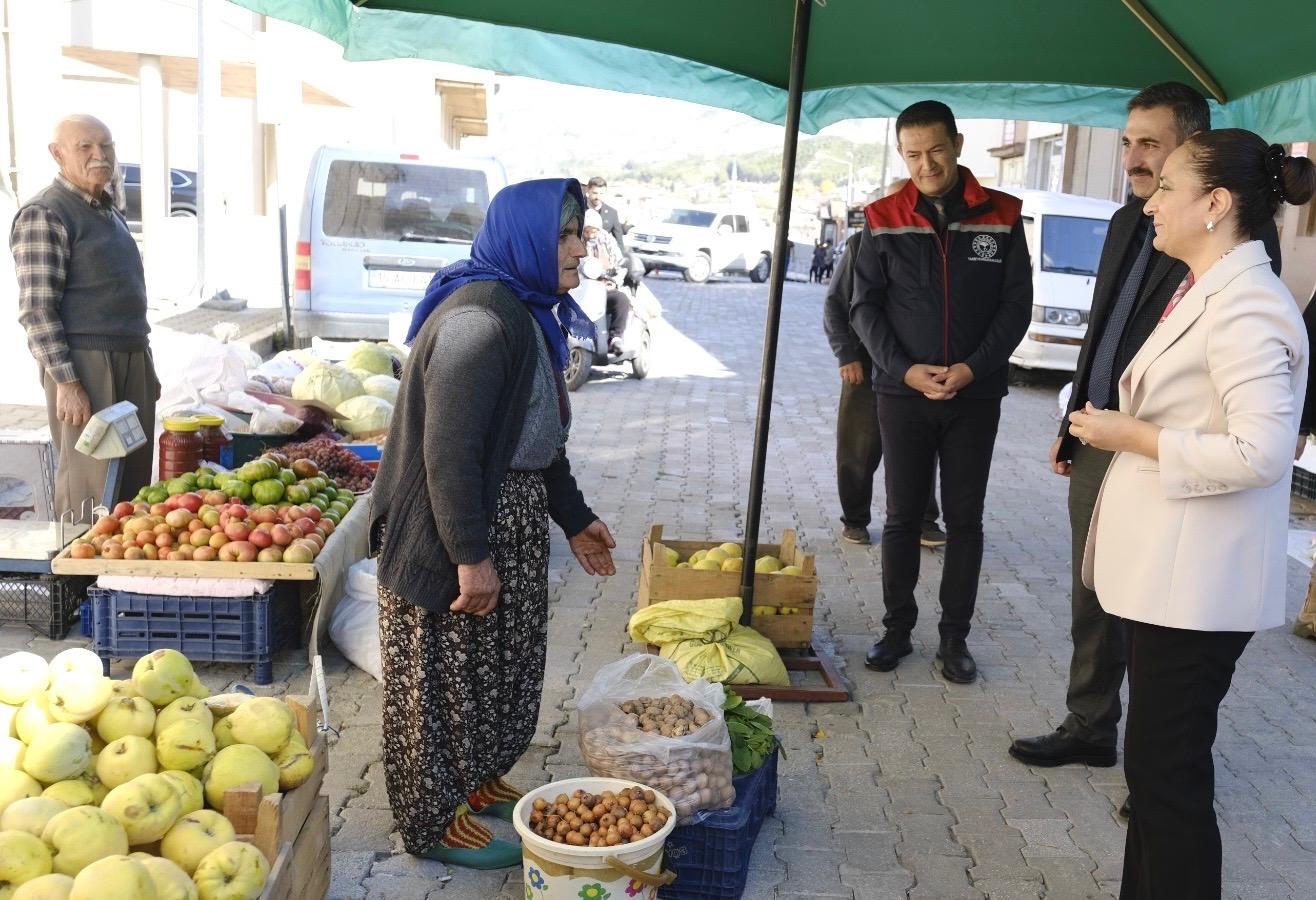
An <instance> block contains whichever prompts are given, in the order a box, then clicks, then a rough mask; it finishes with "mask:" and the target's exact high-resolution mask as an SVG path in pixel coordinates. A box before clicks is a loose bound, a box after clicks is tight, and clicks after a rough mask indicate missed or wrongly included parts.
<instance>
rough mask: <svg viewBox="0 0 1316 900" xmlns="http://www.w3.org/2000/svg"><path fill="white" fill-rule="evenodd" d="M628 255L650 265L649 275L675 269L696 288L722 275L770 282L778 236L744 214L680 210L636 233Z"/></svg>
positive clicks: (709, 209) (631, 236) (630, 236)
mask: <svg viewBox="0 0 1316 900" xmlns="http://www.w3.org/2000/svg"><path fill="white" fill-rule="evenodd" d="M626 249H627V250H628V251H630V253H631V254H632V255H633V256H634V257H635V258H637V259H638V260H640V262H641V263H643V264H644V271H645V274H648V273H649V272H652V271H653V270H655V269H669V270H672V271H675V272H680V273H681V275H682V276H683V277H684V278H685V280H686V281H693V282H696V283H702V282H705V281H707V280H708V279H709V277H711V276H712V275H714V274H717V273H719V272H726V273H735V274H745V275H748V276H749V278H750V280H751V281H754V282H762V281H767V280H768V272H769V270H770V268H771V266H772V232H771V231H769V230H768V229H767V227H766V226H765V225H764V224H763V222H762V221H761V220H760V219H759V218H758V217H757V216H756V215H755V214H754V213H753V212H752V211H749V210H741V209H724V208H719V207H696V206H683V207H677V208H675V209H672V210H671V211H670V212H668V214H667V216H666V217H664V218H662V219H658V220H655V221H652V222H646V223H644V224H643V225H637V226H635V227H634V228H632V229H631V230H630V232H628V233H627V235H626Z"/></svg>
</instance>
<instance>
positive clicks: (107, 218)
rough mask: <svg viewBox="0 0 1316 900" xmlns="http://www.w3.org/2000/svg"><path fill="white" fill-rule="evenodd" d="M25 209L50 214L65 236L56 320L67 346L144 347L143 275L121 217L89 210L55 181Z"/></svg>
mask: <svg viewBox="0 0 1316 900" xmlns="http://www.w3.org/2000/svg"><path fill="white" fill-rule="evenodd" d="M25 205H28V206H42V207H45V208H46V209H48V210H50V211H51V212H52V213H54V214H55V215H56V216H58V217H59V220H60V221H61V222H63V223H64V229H65V230H66V231H67V232H68V238H69V261H68V274H67V278H66V280H65V283H64V296H63V299H62V300H61V301H60V305H59V317H60V320H61V321H62V322H63V323H64V335H65V340H66V341H67V343H68V345H69V347H71V348H74V349H79V350H120V351H130V350H145V349H147V347H148V344H147V338H146V335H147V334H148V333H150V330H151V326H150V325H148V324H147V322H146V273H145V272H144V271H143V269H142V254H141V253H140V252H139V251H138V249H137V242H136V241H134V240H133V236H132V232H130V231H129V230H128V226H127V225H126V224H125V223H124V221H123V219H122V217H120V216H119V214H118V213H116V212H114V211H112V210H110V209H108V208H103V209H96V208H93V207H92V206H91V204H89V203H88V202H87V201H86V200H85V199H83V197H82V195H80V194H78V193H75V192H73V191H70V190H69V189H68V188H66V187H64V186H63V185H62V184H60V183H59V182H54V183H52V184H51V185H50V186H49V187H47V188H46V189H45V190H43V191H41V192H40V193H39V194H37V195H36V196H35V197H33V198H32V199H31V200H29V201H28V202H27V204H25Z"/></svg>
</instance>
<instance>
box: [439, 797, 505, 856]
mask: <svg viewBox="0 0 1316 900" xmlns="http://www.w3.org/2000/svg"><path fill="white" fill-rule="evenodd" d="M470 812H471V811H470V809H469V808H467V807H466V806H465V805H462V806H460V807H458V809H457V815H456V816H455V817H454V818H453V820H452V822H451V823H449V825H448V827H447V829H446V830H445V831H444V832H443V837H441V838H439V844H440V845H441V846H444V847H448V848H450V849H453V850H456V849H463V848H464V849H467V850H479V849H480V848H482V847H487V846H489V842H490V841H492V840H493V832H492V831H490V830H489V829H488V828H485V827H484V826H483V825H481V824H480V823H479V822H477V821H475V820H474V819H472V818H471V816H470Z"/></svg>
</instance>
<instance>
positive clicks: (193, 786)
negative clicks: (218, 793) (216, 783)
mask: <svg viewBox="0 0 1316 900" xmlns="http://www.w3.org/2000/svg"><path fill="white" fill-rule="evenodd" d="M160 777H161V778H164V779H165V780H167V781H168V782H169V783H170V784H172V785H173V786H174V790H176V791H178V802H179V804H180V810H181V811H180V815H184V816H185V815H187V814H188V813H193V812H196V811H197V810H198V809H200V808H201V807H203V806H205V805H206V794H205V788H203V787H202V786H201V782H200V781H199V780H198V779H197V778H196V777H195V776H194V775H192V774H191V773H190V772H179V771H177V770H175V769H168V770H166V771H164V772H161V773H160Z"/></svg>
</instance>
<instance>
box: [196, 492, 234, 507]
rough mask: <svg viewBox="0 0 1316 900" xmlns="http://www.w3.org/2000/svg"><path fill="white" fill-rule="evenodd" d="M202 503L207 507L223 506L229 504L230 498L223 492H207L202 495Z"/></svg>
mask: <svg viewBox="0 0 1316 900" xmlns="http://www.w3.org/2000/svg"><path fill="white" fill-rule="evenodd" d="M201 502H203V503H204V504H206V505H207V506H223V505H224V504H225V503H227V502H228V497H227V496H226V495H225V493H224V492H223V491H206V492H205V493H204V494H202V495H201Z"/></svg>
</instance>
